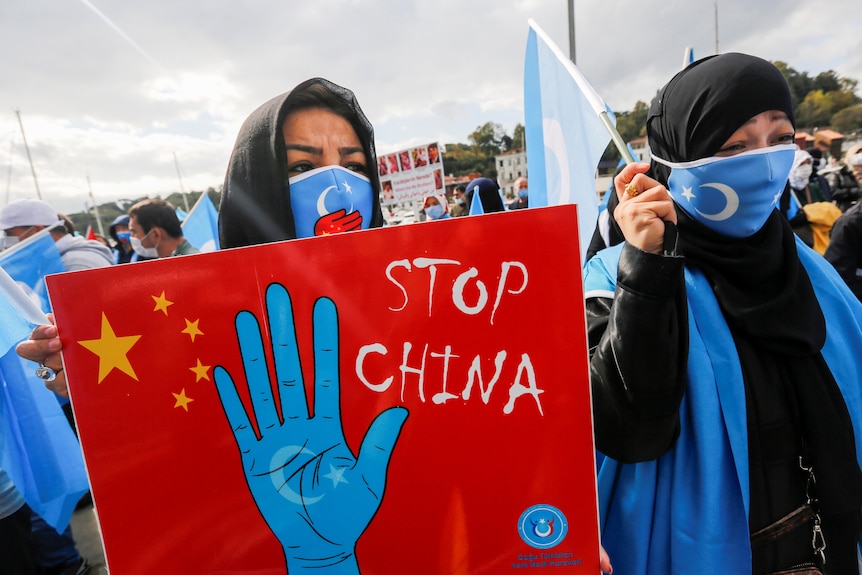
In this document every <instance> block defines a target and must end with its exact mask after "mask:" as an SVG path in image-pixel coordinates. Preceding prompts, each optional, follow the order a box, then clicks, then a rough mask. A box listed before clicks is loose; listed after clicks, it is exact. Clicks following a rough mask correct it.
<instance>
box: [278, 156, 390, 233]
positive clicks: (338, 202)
mask: <svg viewBox="0 0 862 575" xmlns="http://www.w3.org/2000/svg"><path fill="white" fill-rule="evenodd" d="M288 183H289V184H290V207H291V209H292V210H293V223H294V225H295V227H296V237H298V238H310V237H312V236H322V235H328V234H336V233H339V232H349V231H352V230H359V229H363V230H365V229H368V227H369V225H370V224H371V214H372V206H373V205H374V204H373V202H374V201H375V200H374V192H373V190H372V189H371V181H370V180H369V179H368V178H367V177H366V176H364V175H362V174H359V173H357V172H352V171H350V170H348V169H346V168H342V167H341V166H324V167H322V168H316V169H314V170H310V171H308V172H304V173H302V174H300V175H298V176H294V177H292V178H290V180H288Z"/></svg>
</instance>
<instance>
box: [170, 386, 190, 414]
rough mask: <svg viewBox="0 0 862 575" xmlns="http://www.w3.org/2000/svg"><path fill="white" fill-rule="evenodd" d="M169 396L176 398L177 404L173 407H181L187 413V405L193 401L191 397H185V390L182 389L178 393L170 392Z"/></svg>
mask: <svg viewBox="0 0 862 575" xmlns="http://www.w3.org/2000/svg"><path fill="white" fill-rule="evenodd" d="M171 395H173V396H174V398H176V400H177V402H176V403H175V404H174V407H182V408H183V409H185V410H186V412H188V410H189V404H190V403H191V402H193V401H194V399H192V398H191V397H186V389H185V388H183V389H182V390H181V391H180V392H179V393H173V392H171Z"/></svg>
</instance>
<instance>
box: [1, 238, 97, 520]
mask: <svg viewBox="0 0 862 575" xmlns="http://www.w3.org/2000/svg"><path fill="white" fill-rule="evenodd" d="M40 234H41V235H40ZM0 268H2V269H0V299H2V303H0V322H2V324H0V332H2V337H0V343H2V345H0V467H2V468H3V469H4V470H5V471H6V473H7V474H8V475H9V477H10V478H11V479H12V482H13V483H14V484H15V487H16V488H17V489H18V491H20V492H21V494H22V495H23V496H24V500H25V501H26V502H27V504H28V505H29V506H30V507H31V508H32V509H33V510H34V511H35V512H36V513H38V514H39V515H41V516H42V518H43V519H44V520H45V521H46V522H47V523H48V524H49V525H51V526H52V527H54V528H55V529H56V530H57V531H60V532H62V531H63V530H64V529H65V528H66V526H67V525H68V524H69V520H70V519H71V518H72V512H73V511H74V510H75V505H76V504H77V503H78V501H79V500H80V499H81V496H82V495H83V494H84V493H86V492H87V490H88V489H89V486H88V483H87V474H86V471H85V469H84V460H83V456H82V455H81V447H80V445H79V444H78V439H77V438H76V437H75V434H74V432H73V431H72V428H71V427H70V426H69V422H68V420H67V419H66V416H65V414H64V413H63V410H62V409H61V407H60V404H59V403H58V402H57V398H58V397H59V396H57V395H55V394H54V393H52V392H51V391H49V390H48V389H47V388H46V387H45V382H44V381H42V380H41V379H39V378H37V377H36V375H35V373H34V370H35V368H36V364H35V363H33V362H31V361H27V360H25V359H23V358H21V357H20V356H18V354H17V353H15V350H14V348H13V346H14V345H15V344H16V343H17V342H19V341H21V340H23V339H26V337H27V335H28V334H29V333H30V330H31V329H32V328H33V327H34V326H35V325H38V324H46V323H48V318H47V317H45V315H44V312H47V311H49V310H50V303H49V301H48V297H47V291H46V289H45V280H44V276H45V275H46V274H50V273H57V272H62V271H64V269H63V263H62V261H61V260H60V253H59V252H58V251H57V247H56V246H55V245H54V240H53V239H52V238H51V236H50V235H49V233H48V230H44V231H43V232H39V234H36V235H35V236H33V237H32V238H29V239H28V240H26V241H25V242H22V243H20V244H16V245H15V246H13V247H12V248H9V249H8V250H5V251H3V252H2V253H0Z"/></svg>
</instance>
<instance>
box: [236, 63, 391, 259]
mask: <svg viewBox="0 0 862 575" xmlns="http://www.w3.org/2000/svg"><path fill="white" fill-rule="evenodd" d="M308 108H324V109H329V110H331V111H333V112H335V113H336V114H338V115H340V116H342V117H344V118H345V119H346V120H347V121H348V122H350V125H351V126H353V129H354V130H355V131H356V135H357V136H358V137H359V141H360V142H362V148H363V150H364V152H365V159H366V161H367V165H368V178H369V179H370V180H371V189H372V190H373V191H374V193H375V200H374V201H373V202H372V209H373V212H372V216H371V223H370V227H373V228H374V227H380V226H382V225H383V212H382V210H381V208H380V201H379V196H378V195H377V191H378V190H379V189H380V180H379V178H378V175H377V155H376V153H375V151H374V130H373V128H372V127H371V123H370V122H369V121H368V119H367V118H366V117H365V114H363V113H362V109H361V108H360V107H359V102H357V101H356V97H355V96H354V95H353V92H351V91H350V90H348V89H346V88H342V87H341V86H338V85H336V84H333V83H332V82H330V81H328V80H324V79H323V78H312V79H310V80H306V81H305V82H303V83H301V84H299V85H298V86H297V87H296V88H294V89H293V90H291V91H290V92H287V93H285V94H282V95H280V96H276V97H275V98H273V99H271V100H270V101H268V102H266V103H265V104H263V105H262V106H260V107H259V108H258V109H257V110H255V111H254V112H252V113H251V115H250V116H249V117H248V118H247V119H246V120H245V122H244V123H243V125H242V128H240V131H239V135H237V138H236V144H235V145H234V148H233V153H232V154H231V158H230V162H229V163H228V168H227V174H226V175H225V181H224V194H223V196H222V200H221V206H220V207H219V240H220V242H221V246H222V247H223V248H232V247H238V246H248V245H255V244H263V243H269V242H277V241H280V240H290V239H294V238H296V228H295V225H294V222H293V211H292V210H291V207H290V186H289V185H288V174H287V151H286V149H285V145H284V138H283V136H282V131H281V127H282V124H283V123H284V120H285V118H286V117H287V115H288V114H289V113H290V112H294V111H297V110H301V109H308Z"/></svg>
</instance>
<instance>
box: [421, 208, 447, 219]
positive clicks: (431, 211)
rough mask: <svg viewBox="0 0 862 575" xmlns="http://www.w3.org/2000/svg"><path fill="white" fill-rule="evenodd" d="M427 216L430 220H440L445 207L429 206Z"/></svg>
mask: <svg viewBox="0 0 862 575" xmlns="http://www.w3.org/2000/svg"><path fill="white" fill-rule="evenodd" d="M425 216H426V217H427V218H428V219H429V220H439V219H440V218H442V217H443V206H441V205H440V204H437V205H436V206H428V207H427V208H425Z"/></svg>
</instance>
